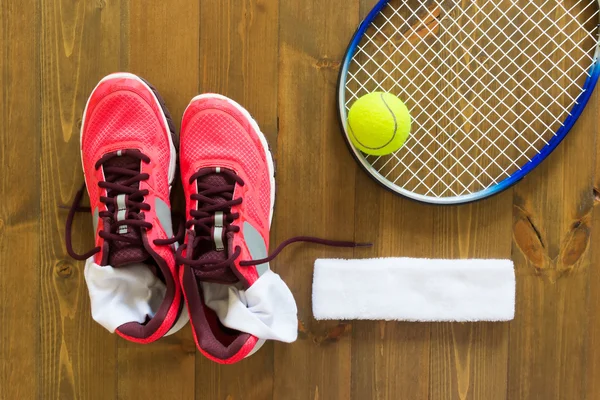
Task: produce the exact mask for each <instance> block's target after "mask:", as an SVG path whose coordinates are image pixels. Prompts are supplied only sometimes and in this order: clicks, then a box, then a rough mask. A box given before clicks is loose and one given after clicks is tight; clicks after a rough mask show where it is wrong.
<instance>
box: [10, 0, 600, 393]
mask: <svg viewBox="0 0 600 400" xmlns="http://www.w3.org/2000/svg"><path fill="white" fill-rule="evenodd" d="M374 2H375V1H374V0H364V1H363V0H360V1H359V0H328V1H321V0H286V1H280V0H205V1H190V0H171V1H160V2H159V1H129V0H88V1H83V0H62V1H61V0H54V1H52V0H41V1H40V0H18V1H17V0H2V1H1V2H0V44H1V46H0V90H1V92H0V93H1V95H0V129H1V131H0V165H1V167H0V199H1V201H0V399H3V400H4V399H6V400H13V399H75V398H77V399H112V398H120V399H136V398H140V399H192V398H195V399H286V400H287V399H321V400H323V399H324V400H335V399H356V400H365V399H410V400H418V399H432V400H433V399H442V400H446V399H484V400H494V399H542V400H551V399H557V400H558V399H560V400H563V399H566V400H571V399H573V400H580V399H590V400H591V399H600V265H599V264H600V246H598V244H599V240H600V208H598V207H595V206H596V205H597V204H598V201H599V200H600V195H599V193H598V191H597V190H595V189H594V188H598V187H600V158H599V157H597V155H598V154H600V146H599V143H600V142H599V141H598V140H597V139H596V138H597V135H598V118H599V115H598V98H599V96H600V92H599V91H597V92H596V94H595V95H594V96H593V99H592V102H591V104H590V105H589V106H588V107H587V109H586V110H585V112H584V114H583V117H582V118H581V119H580V120H579V122H577V125H576V127H575V129H574V130H573V131H572V133H571V134H570V135H569V137H568V138H567V139H566V140H565V142H564V143H563V144H562V145H561V146H560V147H559V148H558V149H557V150H556V151H555V152H554V153H553V154H552V156H551V157H550V158H549V159H548V160H547V161H546V162H544V163H543V165H542V166H540V167H539V168H537V169H536V170H535V171H534V172H533V173H532V174H530V175H529V176H528V177H527V178H526V179H525V180H524V181H522V182H521V183H519V184H518V185H517V186H515V187H514V188H513V189H510V190H508V191H506V192H504V193H502V194H501V195H499V196H496V197H494V198H492V199H489V200H485V201H481V202H479V203H476V204H472V205H466V206H460V207H431V206H426V205H420V204H417V203H415V202H412V201H409V200H404V199H401V198H399V197H396V196H394V195H392V194H390V193H387V192H386V191H384V190H383V189H381V188H379V187H378V186H377V185H376V184H375V183H374V182H373V181H371V179H370V178H368V177H367V176H366V175H365V174H364V173H363V172H362V171H360V170H359V169H358V168H357V166H356V165H355V162H354V161H353V160H352V157H351V156H350V154H349V153H348V151H347V149H346V148H345V145H344V142H343V140H342V136H341V135H340V132H339V127H338V124H337V115H336V105H335V89H336V80H337V73H338V68H339V65H340V61H341V58H342V56H343V54H344V50H345V47H346V44H347V42H348V40H349V38H350V36H351V34H352V33H353V31H354V29H355V27H356V25H357V24H358V22H359V19H360V17H361V16H363V15H365V13H366V12H368V10H369V9H370V7H371V6H372V5H373V3H374ZM119 70H122V71H131V72H134V73H136V74H140V75H141V76H143V77H144V78H146V79H148V80H149V81H150V82H152V83H153V84H154V85H155V86H156V87H157V88H158V89H159V90H160V92H161V94H162V95H163V96H164V97H165V99H166V101H167V105H168V106H169V108H170V110H171V111H172V113H173V114H174V117H175V118H176V120H180V118H181V114H182V112H183V110H184V108H185V106H186V105H187V103H188V101H189V100H190V99H191V98H192V97H193V96H194V95H196V94H197V93H200V92H207V91H214V92H219V93H222V94H224V95H227V96H230V97H232V98H233V99H235V100H236V101H238V102H240V103H242V104H243V105H245V107H247V108H248V109H249V110H250V112H251V113H252V114H253V115H254V116H255V117H256V119H257V120H258V122H259V124H260V125H261V127H262V129H263V131H264V132H266V133H267V136H268V139H269V141H270V144H271V146H272V148H273V150H274V152H275V155H276V164H277V181H278V182H277V183H278V190H277V205H276V212H275V219H274V226H273V229H272V231H271V233H272V243H273V244H277V243H279V242H280V241H282V240H285V239H286V238H288V237H290V236H295V235H302V234H307V235H318V236H323V237H329V238H340V239H356V240H359V241H364V240H371V241H374V243H375V246H374V248H373V249H372V250H362V249H361V250H356V251H353V250H337V249H324V248H320V247H313V246H303V245H298V246H297V247H294V248H292V249H289V250H286V252H284V253H283V254H282V255H281V256H280V257H278V258H277V260H276V261H275V262H274V263H273V264H272V267H273V268H274V269H275V270H276V271H277V272H278V273H279V274H280V275H281V276H282V277H283V278H284V279H285V280H286V281H287V283H288V284H289V286H290V288H291V289H292V291H293V293H294V295H295V296H296V300H297V302H298V307H299V315H300V319H301V321H302V324H301V326H300V331H301V332H300V335H299V339H298V341H297V342H296V343H294V344H292V345H286V344H280V343H269V344H267V345H265V346H264V347H263V349H261V350H260V352H258V353H257V354H256V355H254V356H252V357H251V358H249V359H247V360H244V361H243V362H241V363H239V364H236V365H234V366H219V365H216V364H213V363H211V362H209V361H207V360H206V359H204V358H203V357H202V356H200V355H199V353H198V352H197V351H196V349H195V346H194V342H193V340H192V336H191V331H190V328H189V326H188V327H186V328H185V329H183V330H182V331H180V332H179V333H177V334H176V335H174V336H173V337H168V338H166V339H163V340H161V341H159V342H157V343H154V344H152V345H147V346H140V345H134V344H131V343H128V342H125V341H123V340H121V339H118V338H117V337H116V336H114V335H110V334H109V333H107V332H106V331H105V330H104V329H103V328H101V327H100V326H99V325H97V324H96V323H94V322H93V321H92V319H91V317H90V306H89V299H88V296H87V289H86V287H85V283H84V280H83V273H82V272H83V270H82V268H83V264H82V263H80V262H74V261H73V260H72V259H70V258H69V257H68V256H67V254H66V253H65V249H64V232H63V231H64V223H65V217H66V212H65V210H64V209H61V208H60V206H63V205H68V204H70V201H71V199H72V198H73V195H74V194H75V191H76V190H77V188H78V187H79V186H80V185H81V183H82V179H83V178H82V172H81V166H80V161H79V153H78V142H79V136H78V129H79V126H80V124H81V114H82V111H83V107H84V104H85V100H86V98H87V96H88V95H89V93H90V91H91V90H92V88H93V87H94V85H95V84H96V83H97V81H98V80H99V79H100V78H102V77H103V76H104V75H106V74H108V73H110V72H114V71H119ZM91 226H92V224H91V221H90V218H89V217H87V216H85V217H80V218H78V221H77V223H76V224H75V226H74V232H77V233H80V236H78V237H77V239H76V240H75V245H76V247H77V248H78V249H80V250H83V249H84V248H90V247H92V243H93V241H92V235H91ZM324 256H326V257H367V256H413V257H435V258H440V257H444V258H466V257H499V258H512V259H513V260H514V261H515V264H516V272H517V312H516V318H515V320H514V321H513V322H511V323H469V324H450V323H427V324H425V323H399V322H352V323H337V322H331V323H318V322H316V321H314V320H313V318H312V316H311V303H310V298H311V278H312V267H313V262H314V260H315V258H317V257H324Z"/></svg>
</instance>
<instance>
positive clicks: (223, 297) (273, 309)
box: [202, 270, 298, 343]
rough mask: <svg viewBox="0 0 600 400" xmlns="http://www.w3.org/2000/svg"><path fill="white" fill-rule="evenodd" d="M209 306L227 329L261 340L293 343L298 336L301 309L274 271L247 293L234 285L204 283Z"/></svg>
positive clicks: (203, 287)
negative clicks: (248, 334) (299, 310)
mask: <svg viewBox="0 0 600 400" xmlns="http://www.w3.org/2000/svg"><path fill="white" fill-rule="evenodd" d="M202 293H203V295H204V301H205V302H206V305H207V306H208V307H210V308H211V309H213V310H214V311H215V312H216V313H217V316H218V317H219V320H220V321H221V323H222V324H223V325H225V326H226V327H228V328H231V329H236V330H238V331H241V332H246V333H251V334H252V335H254V336H256V337H257V338H259V339H270V340H279V341H281V342H286V343H291V342H293V341H295V340H296V338H297V336H298V309H297V308H296V301H295V300H294V296H293V295H292V292H290V289H289V288H288V287H287V285H286V284H285V282H284V281H283V280H282V279H281V278H280V277H279V275H277V274H276V273H274V272H273V271H271V270H267V271H266V272H265V273H264V274H262V275H261V276H260V277H259V278H258V279H257V280H256V282H254V283H253V284H252V286H250V288H248V289H247V290H242V289H239V288H237V287H235V286H231V285H222V284H218V283H207V282H203V283H202Z"/></svg>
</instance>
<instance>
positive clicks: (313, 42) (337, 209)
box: [274, 0, 358, 399]
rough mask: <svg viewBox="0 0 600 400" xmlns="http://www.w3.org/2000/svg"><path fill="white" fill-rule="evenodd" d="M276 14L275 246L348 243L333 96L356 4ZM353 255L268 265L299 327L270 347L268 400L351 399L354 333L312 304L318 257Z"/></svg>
mask: <svg viewBox="0 0 600 400" xmlns="http://www.w3.org/2000/svg"><path fill="white" fill-rule="evenodd" d="M279 13H280V18H279V96H278V99H279V135H278V138H277V139H278V140H277V144H278V146H277V161H278V166H277V167H278V173H277V179H278V184H279V187H278V190H277V204H276V206H275V208H276V212H275V230H274V231H275V235H274V238H275V240H274V242H275V243H277V242H281V241H283V240H285V239H287V238H289V237H292V236H296V235H316V236H321V237H329V238H339V239H346V240H348V239H352V238H353V236H354V220H353V218H352V216H353V215H354V194H355V186H354V171H355V170H356V167H355V164H354V162H353V161H352V159H351V157H350V156H349V155H348V153H347V151H346V148H345V145H344V142H343V140H342V137H341V135H339V134H338V132H339V126H338V123H337V116H336V112H335V109H336V106H335V88H336V81H337V72H338V68H339V65H340V61H341V59H342V56H343V54H344V48H345V45H346V42H347V40H348V39H347V38H349V37H350V35H351V33H352V31H353V29H354V28H355V26H356V23H357V17H358V1H339V0H335V1H328V2H320V1H314V0H310V1H302V2H281V3H280V12H279ZM352 255H353V253H352V250H337V249H336V250H334V251H333V252H332V251H331V250H330V249H323V248H315V247H314V246H298V247H296V248H293V249H290V250H288V251H287V252H286V253H284V254H281V255H280V256H279V257H278V258H277V260H276V261H275V262H274V266H275V270H276V271H277V272H278V273H279V274H280V275H281V276H282V278H283V279H284V280H285V281H286V282H287V283H288V285H289V286H290V288H291V290H292V292H293V294H294V296H295V297H296V302H297V304H298V313H299V318H300V320H301V326H300V336H299V338H298V342H297V343H296V344H294V345H293V346H286V345H280V344H276V345H275V370H274V377H275V388H274V398H288V399H306V398H315V399H316V398H319V399H348V398H349V397H350V389H351V384H350V377H351V337H350V332H351V326H350V325H348V324H341V325H338V324H337V323H336V322H332V323H317V322H316V321H314V320H313V318H312V312H311V302H310V299H311V282H312V266H313V263H314V260H315V258H317V257H325V256H337V257H343V258H347V257H352Z"/></svg>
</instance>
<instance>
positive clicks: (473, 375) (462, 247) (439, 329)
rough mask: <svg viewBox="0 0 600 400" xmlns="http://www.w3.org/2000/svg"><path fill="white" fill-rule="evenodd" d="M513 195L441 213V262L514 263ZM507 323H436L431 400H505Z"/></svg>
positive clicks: (437, 235)
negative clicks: (495, 260) (497, 260)
mask: <svg viewBox="0 0 600 400" xmlns="http://www.w3.org/2000/svg"><path fill="white" fill-rule="evenodd" d="M511 200H512V196H511V191H510V190H508V191H507V192H504V193H502V194H500V195H497V196H495V197H493V198H490V199H487V200H486V201H482V202H477V203H474V204H469V205H462V206H456V207H438V208H436V210H435V214H434V220H435V224H434V229H433V231H434V233H433V238H434V245H433V247H434V250H433V254H435V257H438V258H450V259H462V258H504V259H505V258H509V257H510V243H508V242H507V241H506V238H507V237H510V229H511ZM507 356H508V323H482V322H473V323H462V324H461V323H437V324H432V328H431V364H430V367H429V368H430V371H429V374H430V375H429V386H430V394H429V398H430V399H461V400H464V399H504V398H506V385H507V381H506V377H507Z"/></svg>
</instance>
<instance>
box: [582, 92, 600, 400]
mask: <svg viewBox="0 0 600 400" xmlns="http://www.w3.org/2000/svg"><path fill="white" fill-rule="evenodd" d="M598 96H599V94H598V92H595V94H594V98H595V99H598ZM596 101H597V100H596ZM586 112H587V113H590V114H591V113H593V114H594V115H593V116H590V117H589V118H590V120H592V119H595V120H596V121H598V120H599V118H600V115H599V114H598V109H597V108H596V109H595V112H594V111H593V110H586ZM595 125H596V129H594V130H593V131H591V132H590V133H589V134H590V135H591V134H592V132H593V134H594V135H597V133H598V128H597V126H598V122H596V124H595ZM595 161H596V162H595V169H594V187H593V195H594V208H593V211H592V221H591V225H592V230H591V235H590V243H592V241H597V238H598V237H600V207H598V206H599V205H600V140H598V139H596V160H595ZM599 265H600V248H598V246H590V266H589V268H588V290H587V296H588V300H587V312H588V316H587V317H588V331H587V336H586V365H585V369H586V376H585V382H586V388H585V390H586V399H590V400H592V399H598V398H600V381H598V376H600V269H599V268H598V266H599Z"/></svg>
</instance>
